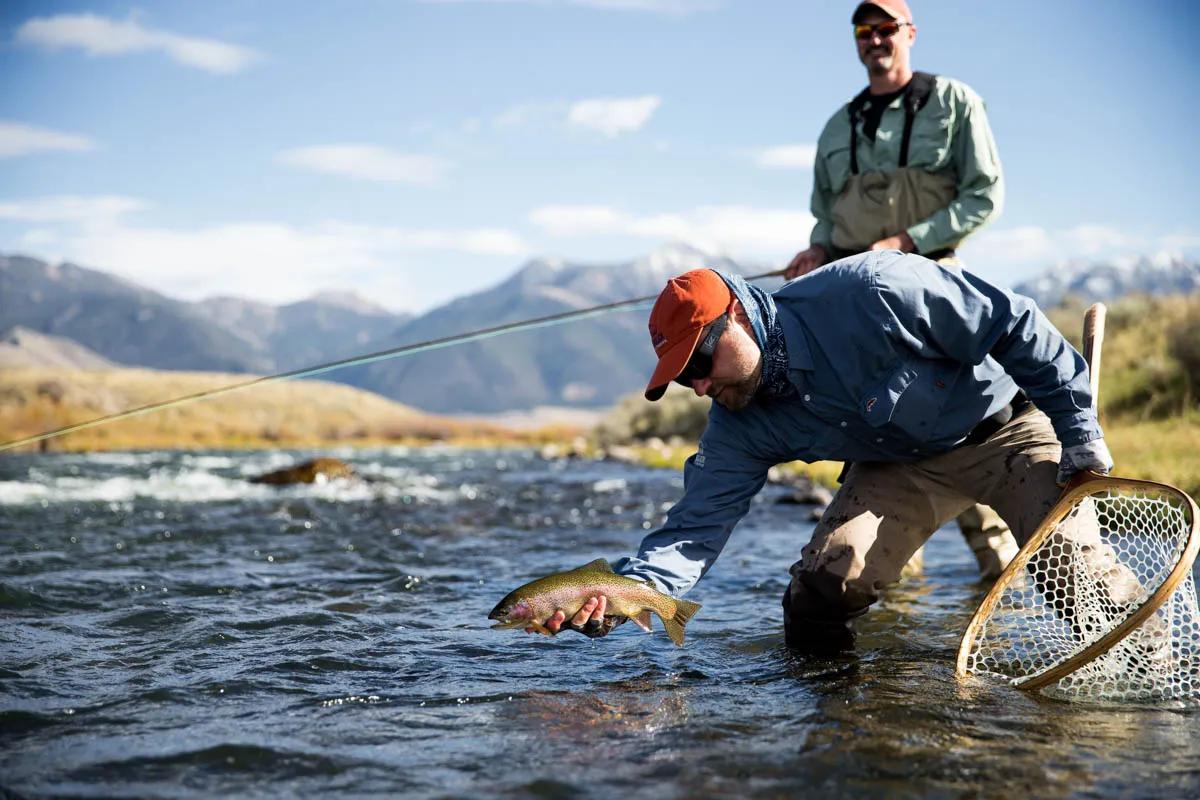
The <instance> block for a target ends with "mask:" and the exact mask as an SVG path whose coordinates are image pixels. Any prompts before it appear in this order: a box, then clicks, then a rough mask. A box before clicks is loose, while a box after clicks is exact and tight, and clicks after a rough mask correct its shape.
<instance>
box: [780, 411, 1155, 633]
mask: <svg viewBox="0 0 1200 800" xmlns="http://www.w3.org/2000/svg"><path fill="white" fill-rule="evenodd" d="M1060 452H1061V448H1060V446H1059V443H1058V439H1057V437H1056V436H1055V433H1054V429H1053V427H1051V425H1050V420H1049V419H1048V418H1047V417H1046V415H1045V414H1043V413H1042V412H1041V411H1038V410H1037V409H1036V408H1034V407H1033V406H1032V405H1030V406H1027V407H1026V409H1025V410H1024V411H1022V412H1021V413H1019V414H1018V415H1017V416H1015V417H1013V419H1012V420H1010V421H1009V422H1008V423H1007V424H1006V425H1004V426H1002V427H1001V428H1000V429H999V430H998V431H996V432H995V433H994V434H992V436H991V437H989V438H988V439H987V440H985V441H983V442H980V443H979V444H970V445H963V446H960V447H957V448H955V449H954V450H951V451H950V452H948V453H943V454H941V455H939V456H934V457H932V458H927V459H924V460H922V461H918V462H916V463H911V464H885V463H858V464H854V465H853V466H852V467H851V468H850V471H849V472H848V473H847V475H846V479H845V481H844V482H843V483H842V487H841V489H839V490H838V493H837V494H836V495H835V496H834V498H833V502H832V503H830V505H829V508H828V510H827V511H826V512H825V514H824V516H823V517H822V518H821V521H820V523H818V524H817V528H816V530H815V531H813V536H812V539H811V540H810V541H809V543H808V544H807V545H806V546H805V547H804V549H803V550H802V551H801V556H800V560H799V561H797V562H796V563H795V564H793V565H792V568H791V575H792V579H791V582H790V583H789V584H788V590H787V593H786V594H785V595H784V598H783V619H784V632H785V635H786V637H787V643H788V645H789V646H791V647H797V648H802V649H817V650H825V649H829V648H837V649H840V648H843V647H846V646H848V645H850V644H852V643H853V634H852V632H851V631H850V629H849V627H848V626H847V624H846V623H847V622H848V621H849V620H851V619H853V618H854V617H857V616H859V615H861V614H863V613H864V612H866V610H867V609H868V608H869V607H870V606H871V604H873V603H874V602H875V601H877V600H878V599H879V596H880V593H881V592H882V591H883V590H884V589H885V588H887V587H888V586H890V585H892V584H894V583H895V582H896V581H897V580H898V579H899V577H900V574H901V570H902V569H903V568H904V565H905V563H906V562H907V561H908V559H909V558H910V557H911V556H912V554H913V553H915V552H916V551H917V550H918V549H919V548H920V547H921V546H922V545H923V544H924V543H925V540H926V539H928V538H929V536H930V535H931V534H932V533H933V532H934V531H935V530H937V529H938V528H939V527H941V526H942V525H943V524H945V523H946V522H947V521H949V520H950V519H953V518H954V517H955V516H956V515H958V514H960V513H962V511H963V509H965V508H967V507H969V506H970V505H972V503H974V502H976V501H983V502H985V503H987V504H988V505H990V506H992V507H994V508H995V509H996V511H997V512H999V514H1000V516H1001V517H1002V518H1003V519H1004V520H1005V521H1006V522H1007V523H1008V525H1009V527H1011V528H1012V532H1013V533H1014V534H1015V535H1016V538H1017V540H1018V541H1020V542H1021V543H1022V544H1024V543H1025V542H1026V541H1028V540H1029V537H1030V536H1032V535H1033V533H1034V531H1036V530H1037V528H1038V526H1039V525H1041V523H1042V520H1043V519H1045V517H1046V514H1047V512H1049V511H1050V509H1051V508H1052V507H1053V506H1054V504H1055V503H1057V502H1058V499H1059V497H1060V496H1061V495H1062V489H1061V488H1059V486H1057V485H1056V483H1055V478H1056V477H1057V473H1058V461H1059V455H1060ZM1070 520H1071V521H1070V522H1067V523H1064V524H1062V525H1061V526H1060V528H1059V529H1058V531H1057V532H1056V533H1055V534H1054V536H1056V537H1059V538H1060V539H1061V540H1062V541H1064V542H1069V543H1070V544H1071V547H1073V548H1076V549H1077V552H1078V553H1079V554H1080V558H1081V560H1082V562H1083V563H1086V564H1087V565H1088V568H1087V569H1085V570H1082V571H1075V572H1073V573H1072V575H1071V577H1070V580H1071V581H1072V584H1071V585H1078V583H1079V582H1080V581H1086V582H1087V584H1088V585H1090V586H1091V587H1092V588H1091V591H1090V592H1087V591H1085V592H1083V594H1081V595H1079V597H1080V598H1087V597H1088V596H1089V595H1090V596H1091V597H1092V600H1093V601H1094V598H1095V595H1096V594H1097V592H1103V593H1104V594H1106V595H1107V602H1106V603H1103V604H1100V605H1097V604H1096V603H1095V602H1088V601H1086V600H1085V601H1084V602H1077V596H1076V595H1075V594H1074V592H1067V593H1064V592H1063V591H1062V589H1063V585H1062V584H1061V583H1060V582H1059V581H1060V580H1061V578H1062V577H1063V571H1062V570H1063V566H1062V564H1061V563H1055V562H1061V561H1062V555H1061V552H1062V551H1061V550H1060V551H1058V552H1059V554H1058V555H1050V556H1049V558H1050V559H1051V561H1050V562H1045V563H1044V564H1043V565H1042V567H1041V568H1040V569H1034V570H1031V574H1032V575H1034V576H1035V581H1038V580H1039V579H1038V578H1037V577H1036V576H1037V575H1043V576H1044V577H1043V578H1042V580H1053V582H1052V583H1051V582H1047V585H1046V586H1045V587H1042V586H1041V585H1039V587H1038V588H1039V589H1041V590H1042V591H1043V596H1044V597H1045V598H1046V600H1047V602H1048V603H1049V604H1050V605H1051V606H1052V607H1053V608H1055V609H1056V610H1057V611H1058V612H1059V613H1060V614H1061V615H1062V616H1063V618H1064V619H1065V620H1066V621H1068V622H1069V623H1070V624H1071V625H1072V627H1073V628H1074V629H1075V630H1076V632H1077V634H1079V633H1081V632H1082V631H1083V630H1084V629H1085V628H1087V626H1088V625H1089V618H1088V614H1089V613H1096V611H1097V610H1099V611H1102V612H1104V613H1105V614H1111V613H1113V612H1112V607H1117V608H1118V609H1119V607H1120V606H1123V605H1125V604H1127V603H1129V602H1131V601H1134V600H1136V598H1137V597H1139V596H1140V593H1141V592H1142V591H1143V587H1142V585H1141V584H1140V583H1139V582H1138V578H1137V575H1136V574H1135V573H1134V572H1133V571H1131V570H1130V569H1129V568H1128V567H1127V566H1125V565H1124V564H1122V563H1121V562H1120V560H1119V559H1118V557H1117V555H1116V553H1115V552H1114V551H1113V549H1112V547H1110V546H1109V545H1108V544H1106V543H1105V542H1104V540H1103V539H1102V538H1101V531H1102V528H1103V526H1102V524H1101V521H1100V519H1099V518H1098V517H1097V516H1096V514H1095V512H1094V509H1093V510H1089V508H1088V507H1087V506H1084V507H1081V508H1080V511H1079V512H1078V513H1076V514H1075V515H1074V516H1073V517H1071V518H1070ZM1043 552H1051V551H1043ZM1033 564H1034V565H1035V566H1036V565H1037V562H1036V561H1035V562H1033ZM1049 576H1057V577H1053V578H1050V577H1049ZM1091 624H1093V625H1094V620H1093V621H1091ZM1168 633H1169V630H1168V629H1167V627H1166V626H1165V624H1164V623H1163V622H1162V621H1161V620H1159V621H1158V622H1157V623H1156V624H1152V625H1151V626H1150V627H1149V628H1147V632H1146V634H1145V635H1144V637H1143V638H1144V639H1146V641H1145V642H1143V643H1142V644H1143V646H1144V647H1147V648H1150V651H1154V650H1163V645H1164V643H1165V642H1166V639H1167V635H1168Z"/></svg>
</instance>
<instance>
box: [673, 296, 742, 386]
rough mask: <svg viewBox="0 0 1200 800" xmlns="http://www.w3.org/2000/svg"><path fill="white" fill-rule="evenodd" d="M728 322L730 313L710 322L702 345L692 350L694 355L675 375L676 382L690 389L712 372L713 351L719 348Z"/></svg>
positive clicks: (701, 342) (701, 341)
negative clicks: (693, 383)
mask: <svg viewBox="0 0 1200 800" xmlns="http://www.w3.org/2000/svg"><path fill="white" fill-rule="evenodd" d="M728 324H729V314H728V313H725V314H722V315H721V316H719V317H717V318H716V319H715V320H713V321H712V322H710V323H709V324H708V329H707V330H705V332H704V338H703V339H701V340H700V345H699V346H698V347H697V348H696V349H695V350H693V351H692V357H691V358H689V359H688V363H687V366H685V367H684V368H683V372H680V373H679V374H678V375H677V376H676V377H675V382H676V383H678V384H679V385H681V386H686V387H688V388H689V389H690V388H692V382H693V381H698V380H702V379H704V378H707V377H708V376H709V375H710V374H712V368H713V363H712V362H713V352H714V351H715V350H716V349H717V342H718V341H720V339H721V334H723V333H724V332H725V326H726V325H728Z"/></svg>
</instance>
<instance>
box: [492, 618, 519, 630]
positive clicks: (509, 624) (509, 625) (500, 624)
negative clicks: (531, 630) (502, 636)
mask: <svg viewBox="0 0 1200 800" xmlns="http://www.w3.org/2000/svg"><path fill="white" fill-rule="evenodd" d="M524 626H525V621H524V620H516V621H514V622H497V623H496V624H495V625H493V626H492V630H494V631H506V630H509V629H511V628H522V627H524Z"/></svg>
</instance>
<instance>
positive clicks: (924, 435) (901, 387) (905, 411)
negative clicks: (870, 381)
mask: <svg viewBox="0 0 1200 800" xmlns="http://www.w3.org/2000/svg"><path fill="white" fill-rule="evenodd" d="M951 379H952V378H951V371H950V370H948V369H945V368H943V367H941V366H940V365H938V364H935V363H932V362H917V363H913V362H907V363H904V364H901V365H900V366H899V367H898V368H897V369H895V370H894V371H892V372H891V374H889V375H888V376H887V377H886V378H885V379H884V380H883V381H882V382H881V383H880V384H879V385H878V386H877V387H876V388H874V389H872V390H871V391H869V392H867V393H866V395H865V396H864V397H863V399H862V402H861V404H860V409H859V410H860V412H861V413H862V416H863V419H865V420H866V421H867V424H868V425H871V426H872V427H875V428H881V427H883V426H885V425H891V426H894V427H896V428H899V429H900V430H901V431H903V432H905V433H906V434H908V435H909V436H911V437H913V438H914V439H918V440H926V439H928V438H930V434H931V433H932V432H933V429H934V427H935V426H936V425H937V421H938V415H939V414H940V413H941V410H942V406H944V405H945V404H946V398H947V396H948V395H949V384H950V382H951Z"/></svg>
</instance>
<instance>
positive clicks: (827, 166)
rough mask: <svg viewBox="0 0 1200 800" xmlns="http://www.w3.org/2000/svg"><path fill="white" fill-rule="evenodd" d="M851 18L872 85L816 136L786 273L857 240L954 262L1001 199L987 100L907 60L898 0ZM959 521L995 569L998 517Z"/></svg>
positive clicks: (905, 20)
mask: <svg viewBox="0 0 1200 800" xmlns="http://www.w3.org/2000/svg"><path fill="white" fill-rule="evenodd" d="M851 23H852V24H853V26H854V37H855V42H856V44H857V48H858V58H859V61H861V62H862V64H863V66H865V67H866V70H867V80H868V86H867V88H865V89H863V90H862V92H861V93H859V94H858V96H856V97H855V98H854V99H852V100H851V101H850V102H849V103H847V104H846V105H844V106H843V107H842V108H840V109H838V111H837V113H835V114H834V115H833V117H831V118H830V120H829V122H827V123H826V124H825V128H824V130H823V131H822V132H821V136H820V138H819V139H818V142H817V155H816V160H815V162H814V169H813V192H812V213H813V216H814V217H815V218H816V220H817V222H816V225H815V226H814V227H813V230H812V233H811V234H810V242H811V244H810V245H809V247H808V248H807V249H805V250H802V251H801V252H799V253H797V254H796V256H795V258H793V259H792V261H791V263H790V264H789V265H788V270H787V277H789V278H794V277H796V276H798V275H803V274H805V273H807V272H810V271H812V270H814V269H816V268H818V267H820V266H821V265H822V264H826V263H828V262H830V261H833V260H836V259H839V258H843V257H845V256H847V255H850V254H852V253H858V252H862V251H864V250H888V249H896V250H902V251H904V252H907V253H921V254H922V255H924V256H926V257H927V258H931V259H933V260H935V261H944V262H946V263H954V264H957V263H959V262H958V260H957V256H956V255H955V248H956V247H957V246H958V244H959V243H960V242H961V241H962V240H963V239H964V238H965V237H967V236H968V235H970V234H971V233H974V232H975V231H977V230H979V228H980V227H982V226H983V225H984V223H985V222H987V221H989V220H991V219H994V218H995V217H996V215H998V214H999V213H1000V208H1001V205H1002V203H1003V196H1004V181H1003V176H1002V174H1001V169H1000V158H999V156H998V155H997V153H996V143H995V141H994V140H993V138H992V132H991V128H990V127H989V126H988V120H987V113H986V111H985V110H984V106H983V101H982V100H981V99H980V98H979V96H978V95H977V94H976V93H975V92H974V91H972V90H971V88H970V87H969V86H967V85H966V84H964V83H962V82H961V81H956V80H954V79H952V78H946V77H944V76H940V75H938V76H935V75H930V74H928V73H924V72H916V71H914V70H913V68H912V53H911V50H912V46H913V44H914V43H915V42H916V38H917V27H916V25H915V24H914V22H913V15H912V11H911V10H910V9H909V7H908V4H907V3H905V2H904V0H879V2H864V3H859V4H858V5H857V6H856V7H855V9H854V14H853V15H852V18H851ZM958 523H959V527H960V528H961V529H962V532H963V536H964V537H966V540H967V544H968V545H969V546H970V547H971V550H972V551H973V552H974V553H975V557H976V560H977V561H978V564H979V572H980V575H981V576H982V577H983V578H985V579H994V578H996V577H997V576H998V575H999V574H1000V572H1001V571H1003V569H1004V567H1005V566H1007V565H1008V562H1009V561H1010V560H1011V559H1012V557H1013V556H1014V555H1016V552H1017V546H1016V542H1015V541H1013V538H1012V534H1011V533H1010V532H1009V531H1008V530H1007V528H1006V526H1005V525H1004V521H1003V520H1002V519H1000V517H999V516H998V515H997V514H996V512H995V511H993V510H992V509H990V508H988V507H987V506H975V507H973V508H970V509H968V510H967V511H965V512H963V514H962V515H961V516H960V517H959V518H958Z"/></svg>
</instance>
